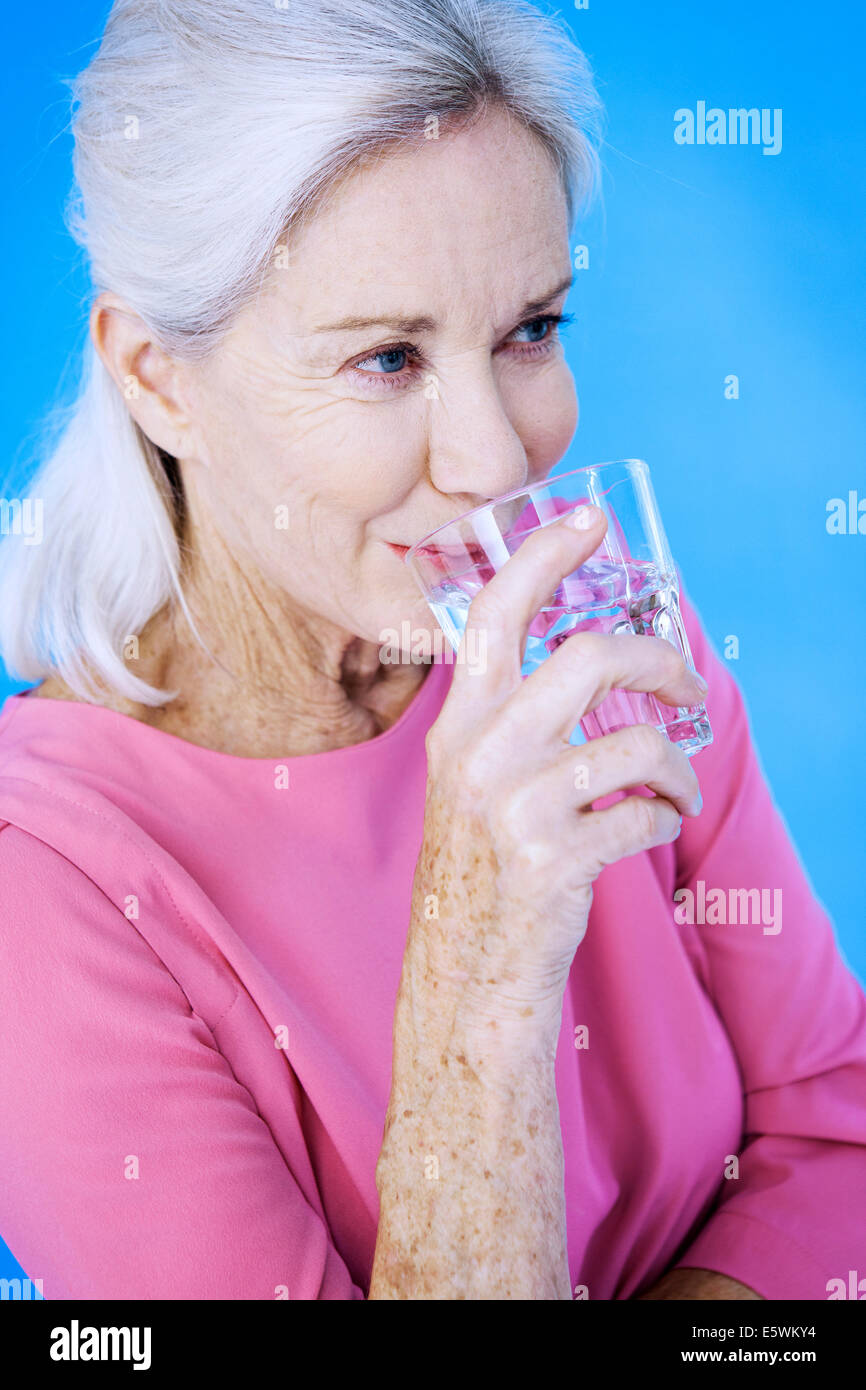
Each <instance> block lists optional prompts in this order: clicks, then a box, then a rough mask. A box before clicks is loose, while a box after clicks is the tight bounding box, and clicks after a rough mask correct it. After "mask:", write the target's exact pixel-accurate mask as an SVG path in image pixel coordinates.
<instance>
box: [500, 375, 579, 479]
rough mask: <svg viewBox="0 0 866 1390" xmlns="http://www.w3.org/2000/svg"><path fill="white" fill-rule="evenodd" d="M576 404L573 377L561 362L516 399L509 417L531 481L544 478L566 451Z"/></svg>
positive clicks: (573, 422) (572, 430)
mask: <svg viewBox="0 0 866 1390" xmlns="http://www.w3.org/2000/svg"><path fill="white" fill-rule="evenodd" d="M578 415H579V405H578V399H577V390H576V388H575V384H574V377H573V376H572V374H571V372H570V371H569V369H568V367H567V366H566V364H565V363H564V362H558V363H556V364H555V365H554V366H553V367H552V369H551V371H550V372H549V374H547V375H545V376H543V377H541V378H540V379H539V380H538V381H537V382H536V383H535V389H534V390H533V391H532V392H524V393H522V394H521V396H520V397H519V399H518V400H517V401H516V402H515V409H514V412H513V413H512V416H511V419H512V422H513V424H514V428H515V429H516V431H517V433H518V434H519V435H520V438H521V441H522V443H523V447H524V449H525V450H526V458H527V462H528V465H529V477H530V480H531V481H533V482H535V481H538V479H540V478H545V477H547V474H548V473H549V472H550V470H551V469H552V468H553V467H555V465H556V464H557V463H559V461H560V460H561V459H562V457H563V455H564V454H565V453H566V451H567V449H568V446H569V444H570V443H571V441H572V439H573V437H574V432H575V430H576V429H577V420H578Z"/></svg>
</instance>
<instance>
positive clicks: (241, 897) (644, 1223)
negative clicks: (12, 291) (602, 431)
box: [0, 0, 866, 1299]
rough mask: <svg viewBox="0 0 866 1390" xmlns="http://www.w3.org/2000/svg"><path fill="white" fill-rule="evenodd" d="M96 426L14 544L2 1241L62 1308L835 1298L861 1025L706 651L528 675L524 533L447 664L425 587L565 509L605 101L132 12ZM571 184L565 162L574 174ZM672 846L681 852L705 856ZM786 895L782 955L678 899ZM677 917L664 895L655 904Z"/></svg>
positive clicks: (533, 592) (534, 47)
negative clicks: (581, 760) (511, 508)
mask: <svg viewBox="0 0 866 1390" xmlns="http://www.w3.org/2000/svg"><path fill="white" fill-rule="evenodd" d="M74 94H75V97H76V99H77V110H76V114H75V120H74V134H75V141H76V148H75V169H76V175H77V182H78V186H79V190H80V198H78V199H77V200H75V201H74V202H73V203H72V206H71V226H72V230H73V232H74V233H75V235H76V236H77V238H78V239H79V240H80V241H81V243H82V244H83V245H84V246H85V248H86V250H87V252H88V254H89V257H90V260H91V264H92V272H93V281H94V287H95V292H96V297H95V299H94V303H93V306H92V310H91V315H90V340H89V345H88V360H87V363H86V364H85V365H86V371H85V373H84V375H83V378H82V389H81V394H80V397H79V399H78V401H77V402H76V404H75V406H74V408H73V409H72V411H71V413H70V416H69V418H68V419H66V421H65V422H64V429H63V432H62V433H61V434H60V436H59V438H58V439H57V440H56V441H55V442H54V445H53V447H52V450H51V451H50V453H49V456H48V457H47V458H46V460H45V462H44V467H43V470H42V472H41V474H40V476H39V477H38V479H37V481H36V482H35V483H34V493H35V494H36V495H37V496H38V497H39V498H41V499H42V501H43V503H44V527H45V534H44V541H43V543H42V544H41V545H39V546H37V545H27V544H21V543H19V542H20V538H16V537H10V538H9V539H8V540H7V541H6V542H5V543H4V546H3V551H2V554H3V575H2V603H0V613H2V630H0V637H2V651H3V654H4V658H5V660H6V661H7V664H8V665H9V666H10V668H11V669H13V670H14V671H16V672H17V673H18V674H19V675H20V676H21V678H22V679H23V680H25V681H30V682H37V681H38V682H41V683H39V684H38V685H36V686H35V688H33V689H30V690H29V691H26V692H23V693H20V694H17V695H14V696H11V697H10V698H9V699H8V700H7V702H6V704H5V706H4V707H3V712H2V718H0V827H2V830H0V875H2V904H3V928H2V959H3V972H2V980H3V983H2V1011H0V1037H2V1059H0V1060H2V1066H0V1088H2V1125H0V1136H2V1137H0V1171H2V1175H3V1181H2V1184H0V1192H2V1196H0V1229H2V1232H3V1234H4V1236H5V1238H6V1239H7V1241H8V1242H9V1244H10V1246H11V1248H12V1250H13V1251H14V1253H15V1254H16V1256H17V1257H18V1259H19V1260H20V1261H21V1262H22V1264H23V1265H24V1267H25V1269H26V1270H27V1272H28V1273H29V1274H31V1276H32V1277H38V1278H41V1279H42V1281H43V1288H44V1292H45V1296H46V1297H47V1298H49V1299H58V1298H97V1299H113V1298H120V1299H130V1298H143V1299H159V1298H171V1299H192V1298H206V1299H207V1298H210V1299H217V1298H233V1299H272V1298H285V1297H288V1298H292V1299H319V1298H321V1299H352V1298H370V1299H385V1298H388V1299H393V1298H429V1299H437V1298H446V1299H447V1298H455V1299H462V1298H470V1299H500V1298H502V1299H505V1298H509V1299H510V1298H528V1299H549V1298H552V1299H568V1298H572V1297H576V1298H590V1299H632V1298H676V1299H688V1298H694V1299H703V1298H728V1299H758V1298H784V1299H791V1298H807V1299H822V1298H826V1297H827V1291H828V1289H829V1288H830V1284H829V1281H830V1280H832V1279H834V1278H843V1279H847V1277H848V1271H849V1269H851V1268H856V1266H857V1263H858V1261H860V1262H861V1263H862V1243H861V1240H860V1237H859V1236H858V1234H857V1232H858V1226H859V1229H860V1230H861V1231H862V1228H863V1221H864V1216H866V1184H864V1182H863V1173H864V1157H866V1148H864V1144H866V1133H864V1094H866V1008H864V997H863V993H862V991H861V989H860V987H859V985H858V984H857V982H856V981H855V980H854V978H853V977H852V975H851V974H850V973H849V971H848V970H847V968H846V966H845V964H844V963H843V961H842V960H841V958H840V956H839V954H838V952H837V949H836V945H835V941H834V935H833V930H832V927H831V924H830V923H829V921H828V920H827V917H826V916H825V914H824V912H823V910H822V909H821V907H820V905H819V904H818V903H817V902H816V900H815V898H814V897H813V896H812V893H811V891H810V888H809V885H808V883H807V881H806V879H805V876H804V874H803V871H802V869H801V867H800V864H799V861H798V859H797V856H796V854H795V851H794V850H793V848H792V846H791V844H790V841H789V839H788V837H787V834H786V831H785V828H784V825H783V823H782V820H781V819H780V817H779V815H778V814H777V812H776V810H775V808H774V806H773V803H772V801H771V798H770V795H769V793H768V790H767V788H766V786H765V783H764V781H763V779H762V775H761V772H760V770H759V765H758V761H757V758H756V755H755V752H754V750H753V747H752V745H751V742H750V736H749V730H748V725H747V720H746V716H745V714H744V710H743V704H742V701H741V697H740V695H739V693H738V691H737V688H736V686H735V685H734V682H733V680H732V678H731V676H730V675H729V674H728V671H727V670H726V669H725V668H724V667H723V666H722V664H721V663H720V662H719V661H718V660H717V659H716V657H715V656H714V654H713V652H712V651H711V649H710V647H709V645H708V643H707V641H706V639H705V637H704V635H703V633H702V631H701V628H700V625H699V623H698V620H697V618H696V616H695V613H694V611H693V610H692V609H691V608H690V607H689V605H688V603H686V604H685V607H684V612H685V619H686V624H687V629H688V633H689V636H690V639H691V643H692V649H693V652H694V654H695V657H696V664H697V666H698V669H699V670H702V671H703V673H704V674H705V675H706V676H707V678H708V683H709V695H708V697H707V703H708V708H709V713H710V717H711V720H712V723H713V726H714V730H715V734H716V742H715V744H714V746H713V747H712V748H710V749H709V750H707V751H705V752H704V753H702V755H701V757H700V759H699V760H698V770H699V772H700V781H701V789H702V793H703V805H702V803H701V792H700V791H699V788H698V780H697V778H696V775H695V771H694V770H693V768H692V765H691V764H690V762H689V761H688V759H687V758H686V757H685V756H684V754H683V753H682V752H681V751H680V750H679V749H678V748H676V747H675V746H674V745H673V744H671V743H670V742H669V741H668V740H667V739H666V738H665V737H664V736H663V735H662V734H661V733H660V732H659V731H658V730H656V729H653V728H651V727H650V726H648V725H643V726H638V727H635V728H630V729H624V730H620V731H619V732H617V733H612V734H608V735H606V736H604V737H600V738H598V739H595V740H592V741H591V742H590V743H589V744H587V745H586V747H585V750H584V753H585V763H586V765H587V766H588V769H589V787H588V789H582V788H581V787H576V785H575V782H576V781H577V779H576V778H575V777H574V761H575V760H574V748H573V746H570V745H569V743H568V734H569V730H571V729H573V728H574V725H575V723H576V721H577V719H578V718H580V717H581V716H582V715H583V714H584V713H585V712H587V711H589V710H592V709H593V708H595V706H596V705H597V704H598V703H599V702H600V701H601V699H603V698H604V697H605V696H606V694H607V693H608V692H609V691H610V690H611V689H612V688H623V689H630V690H640V691H653V692H656V693H657V694H658V695H659V697H660V698H662V699H663V700H665V701H666V702H667V703H673V704H680V705H687V704H694V703H696V702H697V701H698V700H700V699H701V698H702V693H701V684H700V683H699V682H698V681H697V680H696V678H695V677H694V676H693V675H692V674H690V672H689V671H688V670H687V669H686V667H685V666H684V664H683V663H682V661H681V660H680V658H679V656H678V655H677V653H676V652H675V651H674V649H673V647H671V646H669V645H668V644H667V643H665V642H663V641H660V640H658V639H655V638H646V637H637V636H636V637H634V638H618V639H616V640H615V639H613V638H612V637H610V638H605V637H600V638H599V637H592V638H587V636H585V635H582V634H576V635H574V636H573V637H572V638H571V639H569V640H568V641H566V642H565V643H563V644H562V645H561V647H560V648H559V649H558V650H557V651H556V653H555V654H554V655H553V656H552V657H551V658H550V659H549V660H548V661H547V662H546V663H545V664H544V665H543V666H541V667H540V668H539V669H538V670H537V671H536V672H534V673H533V674H532V675H531V676H529V677H528V678H527V679H525V680H522V679H521V675H520V657H521V652H522V645H523V640H524V637H525V634H526V629H527V626H528V624H529V623H530V621H531V619H532V616H533V614H534V613H535V612H537V610H538V608H539V607H540V606H541V605H542V603H543V601H544V599H545V598H546V597H547V595H549V593H550V592H551V591H552V589H553V588H554V586H555V585H556V583H557V581H558V579H559V578H560V577H561V576H562V575H565V574H566V573H568V572H569V571H570V570H572V569H574V568H575V567H576V566H577V565H579V564H580V563H582V562H583V561H584V560H585V559H586V558H587V557H588V556H590V555H591V554H592V553H593V551H594V550H595V549H596V547H597V546H598V544H599V542H600V540H601V538H602V535H603V532H604V521H603V519H602V518H601V516H600V514H598V513H597V512H595V511H594V510H593V509H591V508H590V509H586V510H584V511H582V512H579V513H578V514H577V515H576V516H573V517H568V518H565V519H561V520H557V522H556V523H555V524H553V525H551V526H550V527H546V528H544V529H543V530H542V531H540V532H538V533H537V534H535V535H534V536H532V537H530V538H529V539H528V540H527V541H526V543H525V544H524V545H523V546H522V547H521V548H520V550H519V551H518V552H517V553H516V554H515V555H514V556H513V557H512V559H511V560H510V561H509V562H508V564H507V565H506V566H505V567H504V568H503V569H502V570H501V571H500V573H499V574H497V575H496V576H495V577H494V579H493V580H492V581H491V582H490V584H489V585H488V586H487V587H486V588H485V589H484V590H483V591H482V592H481V593H480V594H479V596H478V597H477V598H476V599H475V601H474V602H473V604H472V609H471V611H470V617H469V623H470V631H474V630H477V632H478V633H482V632H483V634H484V635H485V637H486V639H487V662H486V667H485V669H484V671H483V672H479V671H469V670H468V668H467V667H466V666H465V665H463V666H461V664H460V663H459V662H457V663H456V664H455V663H453V662H450V663H449V662H446V661H439V662H432V663H430V662H428V663H427V664H421V663H418V662H417V661H414V662H413V661H412V660H410V659H408V657H407V659H406V660H404V661H399V662H394V661H387V662H386V661H385V660H383V659H382V657H381V642H382V634H383V633H384V632H386V631H389V630H390V631H393V630H395V629H396V630H397V631H400V630H401V625H402V624H404V623H405V621H406V620H407V619H408V621H409V623H410V625H411V629H412V632H413V634H417V633H418V631H419V630H425V629H426V630H428V631H430V630H431V628H432V627H435V624H434V623H433V619H432V617H431V616H430V614H429V611H428V610H427V609H426V607H425V605H424V603H423V600H422V599H421V598H420V595H419V594H418V591H417V589H416V587H415V585H414V582H413V581H412V577H411V575H410V574H409V573H408V571H407V569H406V567H405V566H404V565H403V564H402V556H403V554H404V552H405V548H406V546H408V545H409V544H411V543H412V542H413V541H415V540H417V539H418V538H419V537H421V536H422V535H424V534H425V533H426V532H428V531H430V530H432V529H433V528H434V527H436V526H437V525H439V524H440V523H443V522H445V521H448V520H449V519H451V518H452V517H454V516H455V515H457V514H459V513H461V512H463V511H465V510H466V509H467V508H469V507H471V506H473V505H476V504H478V503H480V502H482V501H484V500H485V499H487V498H490V497H494V496H496V495H498V494H501V493H503V492H506V491H509V490H510V489H513V488H516V487H519V486H521V485H522V484H524V483H526V482H528V481H534V480H537V479H541V478H544V477H545V476H547V475H548V473H549V472H550V471H551V469H552V468H553V467H554V466H555V465H556V464H557V463H558V462H559V461H560V460H561V459H562V457H563V455H564V454H565V452H566V450H567V449H568V446H569V443H570V441H571V439H572V437H573V434H574V431H575V427H576V424H577V402H576V396H575V389H574V384H573V381H572V377H571V375H570V372H569V369H568V366H567V364H566V361H565V358H564V355H563V349H562V344H561V342H560V339H559V335H558V325H559V323H560V321H561V319H562V310H563V306H564V302H565V296H566V293H567V290H568V286H569V284H570V281H571V253H570V234H571V232H572V229H573V226H574V220H575V215H576V209H578V208H579V207H580V206H581V203H582V199H584V198H585V197H587V196H588V195H589V193H590V192H591V190H592V189H593V187H594V185H595V183H596V178H597V172H598V153H597V149H596V143H597V139H596V137H597V134H598V130H599V128H600V127H599V104H598V99H597V97H596V95H595V93H594V89H593V84H592V77H591V74H590V72H589V69H588V67H587V64H586V63H585V61H584V59H583V57H582V55H581V53H580V51H579V50H578V49H576V48H575V47H574V46H573V45H572V44H571V42H570V40H569V38H568V35H567V31H565V30H562V29H560V28H559V27H558V25H557V24H556V23H555V22H554V21H552V20H549V19H546V18H545V17H544V16H543V15H542V14H541V13H540V11H538V10H537V9H536V8H534V7H533V6H532V5H530V4H527V3H524V2H523V0H303V3H295V0H290V3H286V4H283V3H282V2H281V0H278V3H277V4H276V5H274V6H268V5H266V4H262V3H259V2H258V0H256V3H253V0H161V3H159V4H157V3H156V2H155V0H116V3H115V5H114V7H113V9H112V11H111V14H110V17H109V19H108V22H107V26H106V30H105V34H104V37H103V40H102V44H101V46H100V48H99V51H98V52H97V54H96V56H95V57H94V59H93V61H92V62H91V63H90V65H89V67H88V68H87V69H86V71H85V72H84V73H83V74H81V75H80V76H79V77H78V78H77V79H76V82H75V85H74ZM594 142H595V143H594ZM683 817H685V819H683ZM707 884H708V885H711V886H712V887H714V888H716V889H719V888H720V889H722V890H723V891H725V890H727V889H728V888H729V887H730V888H732V889H733V888H735V887H737V888H739V887H742V888H747V889H753V888H767V889H772V890H781V893H782V901H783V903H784V922H783V924H782V923H781V922H780V923H779V925H780V926H781V928H782V929H781V930H778V929H777V928H776V927H774V929H773V931H772V932H769V933H768V932H766V931H763V930H762V929H761V926H760V925H758V926H749V925H734V926H731V925H721V924H718V923H714V922H713V921H712V920H709V921H707V922H704V921H698V922H696V923H694V924H689V923H688V922H682V921H680V920H679V919H680V918H681V917H682V916H683V915H684V914H683V913H681V912H676V911H675V908H676V903H675V900H674V894H675V893H676V892H677V890H678V889H688V890H691V891H695V892H698V891H699V889H700V887H701V885H707ZM680 896H681V895H680Z"/></svg>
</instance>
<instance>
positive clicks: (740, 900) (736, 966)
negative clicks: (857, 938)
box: [675, 600, 866, 1299]
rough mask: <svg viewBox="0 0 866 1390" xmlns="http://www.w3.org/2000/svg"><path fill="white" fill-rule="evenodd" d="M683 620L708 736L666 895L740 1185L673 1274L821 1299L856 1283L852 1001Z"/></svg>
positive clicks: (859, 1180) (692, 625)
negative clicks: (714, 1031)
mask: <svg viewBox="0 0 866 1390" xmlns="http://www.w3.org/2000/svg"><path fill="white" fill-rule="evenodd" d="M683 616H684V621H685V624H686V630H687V632H688V634H689V640H690V643H691V646H692V655H693V657H694V661H695V665H696V667H697V669H698V671H699V672H701V674H702V675H703V676H704V677H705V679H706V680H707V681H708V683H709V693H708V695H707V700H706V703H707V710H708V714H709V717H710V722H711V724H712V727H713V732H714V742H713V744H712V746H711V747H710V748H709V749H706V750H704V751H703V752H701V753H700V754H698V755H697V757H696V758H695V762H694V766H695V771H696V773H697V775H698V780H699V782H700V784H701V790H702V793H703V798H704V806H703V810H702V812H701V814H700V816H699V817H697V818H695V819H692V820H689V819H686V820H685V821H684V822H683V829H682V832H681V834H680V837H679V839H678V841H676V857H677V884H676V887H677V889H678V890H680V889H681V890H686V892H685V893H681V892H678V893H675V898H676V902H677V904H678V905H679V906H678V912H679V913H680V914H681V915H680V916H679V917H678V920H679V921H685V922H686V925H684V926H682V927H681V930H683V931H691V932H695V933H696V934H697V936H698V938H699V942H700V945H701V947H702V954H703V956H704V958H705V960H706V984H707V987H708V989H709V992H710V994H711V996H712V998H713V1000H714V1002H715V1006H716V1008H717V1010H718V1012H719V1015H720V1017H721V1018H722V1020H723V1022H724V1024H725V1027H726V1029H727V1032H728V1034H729V1036H730V1038H731V1040H732V1043H733V1047H734V1050H735V1052H736V1054H737V1057H738V1059H739V1065H740V1071H741V1075H742V1084H743V1092H744V1106H745V1121H744V1128H743V1140H742V1146H741V1150H740V1154H739V1176H736V1177H735V1176H731V1177H729V1178H726V1180H725V1181H723V1183H722V1192H721V1196H720V1198H719V1200H718V1201H717V1202H716V1204H715V1207H714V1209H713V1210H712V1212H711V1214H710V1216H709V1218H708V1219H707V1220H706V1223H705V1224H704V1226H703V1228H702V1229H701V1230H700V1232H699V1234H698V1235H697V1238H696V1239H694V1240H692V1242H691V1243H690V1244H689V1245H688V1246H687V1248H686V1249H685V1250H684V1251H682V1253H681V1254H680V1256H679V1258H678V1259H677V1261H676V1265H675V1267H676V1266H680V1267H692V1268H701V1269H709V1270H715V1271H717V1272H718V1273H720V1274H725V1275H728V1276H729V1277H730V1278H732V1279H737V1280H739V1281H740V1282H741V1283H743V1284H746V1285H748V1286H749V1287H750V1288H752V1289H754V1290H755V1292H757V1293H759V1294H761V1295H763V1297H764V1298H767V1299H826V1298H828V1297H829V1296H830V1290H831V1289H833V1288H835V1287H838V1286H834V1285H832V1284H830V1281H831V1280H834V1279H839V1280H842V1281H844V1284H845V1286H846V1287H847V1285H848V1280H849V1271H851V1270H859V1275H858V1276H857V1277H858V1278H859V1277H862V1276H863V1275H866V1265H864V1232H866V997H864V993H863V989H862V987H861V986H860V984H859V983H858V981H857V980H856V979H855V977H854V976H853V974H852V973H851V971H850V970H849V968H848V966H847V965H846V964H845V962H844V961H843V959H842V957H841V955H840V953H839V950H838V948H837V944H836V940H835V936H834V931H833V927H832V925H831V923H830V920H829V918H828V916H827V914H826V912H825V911H824V909H823V907H822V905H821V904H820V903H819V902H818V900H817V899H816V897H815V895H814V893H813V891H812V888H811V886H810V884H809V882H808V879H807V877H806V874H805V872H804V870H803V867H802V865H801V863H800V861H799V859H798V857H797V853H796V851H795V849H794V847H793V844H792V842H791V840H790V838H789V835H788V832H787V829H786V826H785V824H784V821H783V820H782V817H781V815H780V813H779V811H778V810H777V809H776V807H775V805H774V803H773V799H772V797H771V794H770V792H769V789H768V787H767V784H766V782H765V779H764V776H763V773H762V770H761V767H760V764H759V761H758V757H757V755H756V752H755V749H754V747H753V745H752V742H751V738H750V731H749V725H748V719H747V715H746V712H745V709H744V705H743V699H742V696H741V695H740V692H739V690H738V688H737V685H736V684H735V681H734V679H733V677H732V675H731V673H730V670H729V669H728V667H727V666H726V665H725V663H724V662H723V661H721V660H720V659H719V658H718V657H717V656H716V655H715V653H714V652H713V651H712V649H711V647H710V644H709V642H708V641H707V639H706V637H705V635H704V633H703V631H702V629H701V625H700V623H699V621H698V619H697V617H696V615H695V614H694V612H693V610H692V609H691V606H690V605H689V603H688V600H685V602H684V605H683ZM794 755H795V749H794V748H792V756H794ZM702 885H703V886H702ZM714 889H721V890H723V892H722V893H721V894H716V895H715V903H716V909H715V911H716V913H717V914H718V915H719V916H721V914H722V910H723V911H724V917H722V920H721V921H718V922H714V921H712V918H713V915H714V912H713V910H712V909H711V907H710V905H709V902H708V900H709V898H710V895H711V893H712V890H714ZM755 889H757V890H760V891H759V893H758V894H755V893H751V894H749V890H755ZM737 890H745V892H743V891H737ZM688 893H691V894H693V895H694V896H693V898H692V900H691V902H692V907H693V911H692V915H693V916H694V918H695V922H694V925H690V924H688V916H687V914H688V911H689V901H690V900H689V898H688ZM702 896H703V901H704V903H705V904H706V905H705V907H704V908H703V910H701V901H702ZM759 899H760V911H759ZM722 902H724V909H722ZM732 906H733V911H732V910H731V908H732ZM734 917H736V919H737V920H736V922H734V921H733V918H734ZM702 918H703V919H705V920H701V919H702ZM707 918H709V919H710V920H709V921H707V920H706V919H707ZM725 919H727V920H726V921H725ZM723 922H724V924H722V923H723ZM729 1167H730V1168H731V1169H733V1165H729ZM864 1287H866V1285H864ZM849 1296H850V1295H849ZM854 1296H855V1297H856V1296H857V1295H856V1294H855V1295H854ZM860 1296H861V1297H862V1293H861V1295H860Z"/></svg>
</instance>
